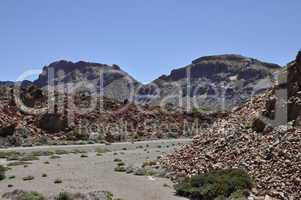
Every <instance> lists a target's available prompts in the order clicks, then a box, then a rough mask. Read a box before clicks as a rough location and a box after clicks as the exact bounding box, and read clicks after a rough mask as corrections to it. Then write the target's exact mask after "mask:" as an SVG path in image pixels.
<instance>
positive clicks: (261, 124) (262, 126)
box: [252, 118, 266, 132]
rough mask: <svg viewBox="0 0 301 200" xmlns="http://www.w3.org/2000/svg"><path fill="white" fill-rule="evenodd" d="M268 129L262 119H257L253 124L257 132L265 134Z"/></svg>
mask: <svg viewBox="0 0 301 200" xmlns="http://www.w3.org/2000/svg"><path fill="white" fill-rule="evenodd" d="M265 127H266V124H265V123H264V121H263V120H262V119H260V118H255V119H254V120H253V122H252V129H253V131H256V132H263V131H264V129H265Z"/></svg>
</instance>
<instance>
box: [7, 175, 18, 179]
mask: <svg viewBox="0 0 301 200" xmlns="http://www.w3.org/2000/svg"><path fill="white" fill-rule="evenodd" d="M15 178H16V176H14V175H12V176H10V177H8V179H15Z"/></svg>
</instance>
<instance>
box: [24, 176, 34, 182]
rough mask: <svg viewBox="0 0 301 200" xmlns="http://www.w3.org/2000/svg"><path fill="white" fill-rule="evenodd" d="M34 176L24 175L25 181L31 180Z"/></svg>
mask: <svg viewBox="0 0 301 200" xmlns="http://www.w3.org/2000/svg"><path fill="white" fill-rule="evenodd" d="M33 179H34V177H33V176H26V177H23V181H31V180H33Z"/></svg>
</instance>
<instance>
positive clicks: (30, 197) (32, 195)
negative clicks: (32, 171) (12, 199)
mask: <svg viewBox="0 0 301 200" xmlns="http://www.w3.org/2000/svg"><path fill="white" fill-rule="evenodd" d="M17 200H45V198H44V197H43V195H41V194H39V193H37V192H26V193H24V194H22V195H21V196H19V197H18V198H17Z"/></svg>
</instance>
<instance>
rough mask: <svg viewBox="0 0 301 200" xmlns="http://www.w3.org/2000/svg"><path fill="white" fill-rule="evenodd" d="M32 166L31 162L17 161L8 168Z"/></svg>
mask: <svg viewBox="0 0 301 200" xmlns="http://www.w3.org/2000/svg"><path fill="white" fill-rule="evenodd" d="M30 164H32V163H31V162H26V161H16V162H11V163H8V164H7V166H9V167H13V166H19V165H30Z"/></svg>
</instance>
